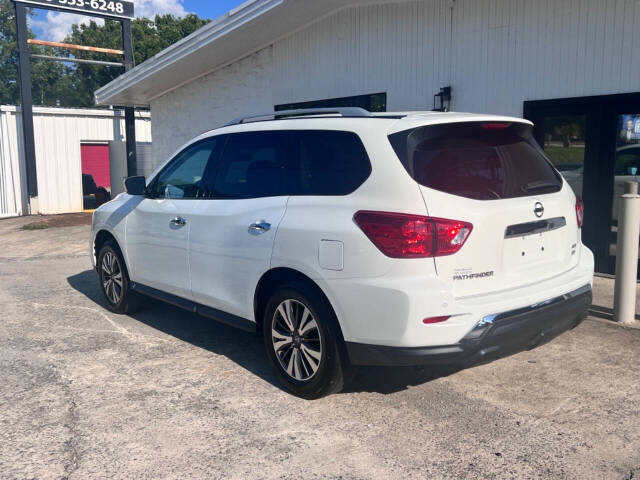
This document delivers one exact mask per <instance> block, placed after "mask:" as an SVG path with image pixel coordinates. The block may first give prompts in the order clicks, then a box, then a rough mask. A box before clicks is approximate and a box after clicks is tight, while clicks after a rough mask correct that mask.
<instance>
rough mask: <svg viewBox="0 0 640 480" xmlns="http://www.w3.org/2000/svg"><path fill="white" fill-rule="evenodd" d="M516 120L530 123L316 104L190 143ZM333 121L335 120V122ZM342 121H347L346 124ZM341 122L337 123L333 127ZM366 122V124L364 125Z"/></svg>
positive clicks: (243, 121)
mask: <svg viewBox="0 0 640 480" xmlns="http://www.w3.org/2000/svg"><path fill="white" fill-rule="evenodd" d="M474 121H475V122H478V121H479V122H517V123H526V124H529V125H532V123H531V122H530V121H528V120H525V119H522V118H517V117H508V116H502V115H491V114H479V113H460V112H433V111H405V112H369V111H367V110H365V109H363V108H360V107H337V108H315V109H302V110H286V111H280V112H269V113H262V114H256V115H249V116H245V117H239V118H236V119H235V120H233V121H231V122H229V123H227V124H226V125H222V126H220V127H217V128H214V129H211V130H207V131H205V132H202V133H201V134H199V135H198V136H197V137H195V138H193V139H192V140H191V141H190V142H189V143H192V142H195V141H198V140H201V139H204V138H207V137H210V136H212V135H216V134H226V133H240V132H245V131H252V130H284V129H287V128H292V129H294V130H297V129H300V128H303V129H304V128H305V127H307V128H308V127H310V125H309V123H312V124H313V127H314V128H318V127H319V128H320V129H322V128H329V129H332V130H333V129H345V130H351V128H352V127H355V126H356V125H359V126H361V127H363V128H366V129H367V130H369V129H371V127H372V124H371V122H374V123H375V125H376V126H377V128H379V129H381V131H383V132H384V133H385V134H386V135H391V134H393V133H397V132H402V131H404V130H410V129H412V128H416V127H420V126H426V125H435V124H442V123H456V122H474ZM334 122H335V123H334ZM344 122H348V123H349V128H345V125H344ZM336 124H340V127H338V128H335V127H336V126H337V125H336ZM365 125H366V126H365Z"/></svg>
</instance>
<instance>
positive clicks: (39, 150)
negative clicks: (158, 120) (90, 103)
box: [0, 107, 151, 214]
mask: <svg viewBox="0 0 640 480" xmlns="http://www.w3.org/2000/svg"><path fill="white" fill-rule="evenodd" d="M116 114H117V115H118V116H117V118H116V117H115V115H116ZM0 119H1V123H0V125H2V127H3V128H2V131H0V135H1V137H0V142H2V152H3V153H2V155H3V163H2V168H3V170H2V179H3V181H2V183H0V189H1V190H0V199H1V200H0V201H3V203H2V204H0V206H2V210H1V211H0V212H2V213H5V214H11V213H16V214H22V213H26V212H25V208H26V202H27V199H26V198H25V196H26V181H25V178H26V172H25V168H24V159H23V158H22V157H23V153H22V135H21V134H22V129H21V128H19V126H20V125H21V118H20V111H19V109H18V110H17V111H16V108H15V107H2V108H1V117H0ZM33 123H34V130H35V147H36V170H37V174H38V208H39V212H40V213H43V214H54V213H69V212H80V211H82V165H81V159H80V144H81V143H83V142H91V141H110V140H114V138H115V139H121V140H124V139H125V134H124V132H125V128H124V117H123V116H122V115H121V114H120V112H114V111H112V110H84V109H82V110H81V109H78V110H74V109H57V108H34V119H33ZM150 123H151V122H150V116H149V114H148V113H145V114H140V113H138V115H137V118H136V140H139V141H141V142H149V141H151V127H150V125H149V124H150ZM5 125H6V129H5V127H4V126H5ZM18 134H20V136H18ZM18 138H20V140H18ZM5 151H7V152H8V153H7V154H6V155H5ZM5 157H6V158H7V160H5ZM5 163H11V164H12V165H18V164H19V165H20V169H19V172H20V179H19V180H18V178H17V177H15V175H14V178H13V180H12V185H10V182H6V181H4V177H5ZM18 186H20V187H18ZM17 190H19V193H18V194H17V198H19V199H20V200H18V201H16V200H15V199H14V198H15V197H16V194H14V193H13V192H15V191H17ZM5 204H6V210H5Z"/></svg>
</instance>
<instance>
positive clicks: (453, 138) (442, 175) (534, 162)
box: [389, 122, 562, 200]
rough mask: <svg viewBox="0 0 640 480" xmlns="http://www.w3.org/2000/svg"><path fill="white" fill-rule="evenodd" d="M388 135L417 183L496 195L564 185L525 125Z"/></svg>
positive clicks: (485, 125)
mask: <svg viewBox="0 0 640 480" xmlns="http://www.w3.org/2000/svg"><path fill="white" fill-rule="evenodd" d="M389 140H390V141H391V144H392V145H393V148H394V150H395V151H396V154H397V155H398V157H399V158H400V160H401V161H402V164H403V165H404V167H405V168H406V169H407V172H409V174H410V175H411V176H412V177H413V178H414V179H415V180H416V181H417V182H418V183H420V184H421V185H424V186H425V187H429V188H433V189H435V190H440V191H442V192H446V193H451V194H453V195H459V196H462V197H467V198H473V199H477V200H496V199H502V198H514V197H522V196H527V195H535V194H544V193H553V192H557V191H559V190H560V188H561V187H562V180H561V179H560V176H559V175H558V173H557V172H556V171H555V170H554V168H553V167H552V166H551V164H550V162H549V161H548V160H547V158H546V157H545V155H544V153H543V152H542V150H541V149H540V147H539V146H538V144H537V143H536V141H535V140H534V138H533V135H532V133H531V127H529V126H528V125H525V124H520V123H494V122H465V123H454V124H446V125H432V126H426V127H419V128H416V129H413V130H408V131H404V132H399V133H396V134H393V135H391V136H390V137H389Z"/></svg>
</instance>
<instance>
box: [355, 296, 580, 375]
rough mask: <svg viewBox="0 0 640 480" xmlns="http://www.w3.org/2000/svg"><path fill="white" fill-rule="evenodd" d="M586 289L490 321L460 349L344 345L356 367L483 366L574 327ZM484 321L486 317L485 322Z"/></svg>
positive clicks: (474, 332)
mask: <svg viewBox="0 0 640 480" xmlns="http://www.w3.org/2000/svg"><path fill="white" fill-rule="evenodd" d="M591 300H592V293H591V286H590V285H585V286H584V287H581V288H579V289H577V290H575V291H573V292H570V293H568V294H566V295H563V296H562V297H558V298H556V299H553V301H548V302H542V303H539V304H537V305H534V306H531V307H527V308H521V309H517V310H513V311H511V312H504V313H500V314H496V315H492V316H491V321H490V322H485V323H482V325H481V326H482V328H481V329H478V328H474V329H473V330H472V331H471V332H469V334H467V335H466V336H465V337H464V338H463V339H462V340H460V342H459V343H457V344H455V345H444V346H437V347H389V346H384V345H369V344H363V343H355V342H346V347H347V352H348V355H349V360H350V361H351V363H352V364H354V365H386V366H394V365H395V366H410V365H428V364H463V365H473V364H477V363H484V362H488V361H491V360H495V359H496V358H500V357H505V356H508V355H511V354H514V353H517V352H520V351H523V350H530V349H532V348H535V347H537V346H539V345H542V344H544V343H547V342H548V341H550V340H552V339H554V338H555V337H557V336H558V335H560V334H562V333H564V332H566V331H567V330H571V329H572V328H575V327H577V326H578V325H579V324H580V323H581V322H582V321H583V320H584V319H585V318H586V316H587V311H588V309H589V306H590V305H591ZM485 318H487V317H485Z"/></svg>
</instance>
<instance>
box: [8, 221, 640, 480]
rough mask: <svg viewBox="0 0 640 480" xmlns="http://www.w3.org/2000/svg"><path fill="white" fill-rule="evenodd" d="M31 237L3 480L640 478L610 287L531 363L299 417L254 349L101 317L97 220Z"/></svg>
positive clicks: (637, 433)
mask: <svg viewBox="0 0 640 480" xmlns="http://www.w3.org/2000/svg"><path fill="white" fill-rule="evenodd" d="M60 218H62V217H60ZM35 221H36V220H34V219H33V218H19V219H9V220H6V219H5V220H0V247H1V248H0V312H1V316H0V478H7V479H59V478H72V479H86V478H92V479H94V478H140V479H146V478H149V479H151V478H154V479H157V478H176V479H185V478H238V479H245V478H246V479H262V478H264V479H289V478H290V479H298V478H311V479H320V478H330V479H338V478H341V479H396V478H397V479H412V478H416V479H425V478H429V479H432V478H433V479H435V478H456V479H459V478H465V479H472V478H478V479H485V478H518V479H525V478H541V479H551V478H571V479H583V478H607V479H608V478H612V479H627V480H630V479H632V478H640V329H638V328H624V327H621V326H619V325H616V324H613V323H612V322H611V321H610V320H609V319H608V318H610V308H611V304H610V301H611V293H612V292H611V290H612V286H613V283H612V281H611V280H608V279H597V281H596V287H597V288H596V299H595V302H594V303H595V306H594V309H593V316H591V317H589V318H588V319H587V320H586V321H585V322H584V323H583V324H582V325H580V326H579V327H578V328H576V329H575V330H573V331H570V332H568V333H566V334H564V335H562V336H561V337H559V338H557V339H556V340H554V341H553V342H551V343H549V344H547V345H544V346H542V347H539V348H537V349H534V350H532V351H528V352H523V353H520V354H517V355H514V356H511V357H509V358H505V359H501V360H498V361H495V362H493V363H490V364H487V365H482V366H477V367H474V368H469V369H466V370H462V371H452V370H449V369H444V368H426V369H424V370H419V369H414V368H362V369H360V371H359V372H358V374H357V376H356V378H355V380H354V381H353V383H352V384H351V385H349V386H348V388H347V389H346V391H345V392H343V393H340V394H336V395H332V396H330V397H327V398H323V399H320V400H316V401H305V400H301V399H298V398H296V397H293V396H291V395H289V394H287V393H285V392H284V391H283V390H282V389H281V388H280V387H279V386H278V384H277V382H276V379H275V377H274V375H273V374H272V373H271V369H270V367H269V365H268V364H267V358H266V356H265V353H264V351H263V345H262V342H261V340H260V339H259V338H258V337H256V336H255V335H251V334H247V333H244V332H241V331H237V330H234V329H232V328H230V327H227V326H224V325H220V324H217V323H215V322H213V321H211V320H207V319H204V318H202V317H199V316H196V315H194V314H191V313H188V312H184V311H182V310H179V309H177V308H174V307H172V306H169V305H165V304H161V303H157V302H153V301H149V302H148V303H147V305H146V307H145V309H144V310H142V311H141V312H139V313H136V314H134V315H132V316H119V315H115V314H112V313H110V312H108V311H107V310H106V309H105V308H104V300H103V298H102V296H101V293H100V291H99V286H98V282H97V277H96V275H95V273H94V272H93V271H92V270H91V264H90V260H89V256H88V252H87V250H88V235H89V226H88V225H87V219H86V217H82V216H76V217H74V218H73V219H72V221H69V222H66V223H65V221H62V222H60V221H55V219H54V221H49V220H47V221H48V222H49V224H48V225H47V227H42V228H37V229H33V230H23V229H22V228H23V226H24V225H29V224H33V223H34V222H35ZM38 221H40V222H42V221H44V220H42V219H39V220H38ZM45 223H46V222H45ZM57 224H62V225H68V226H57Z"/></svg>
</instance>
